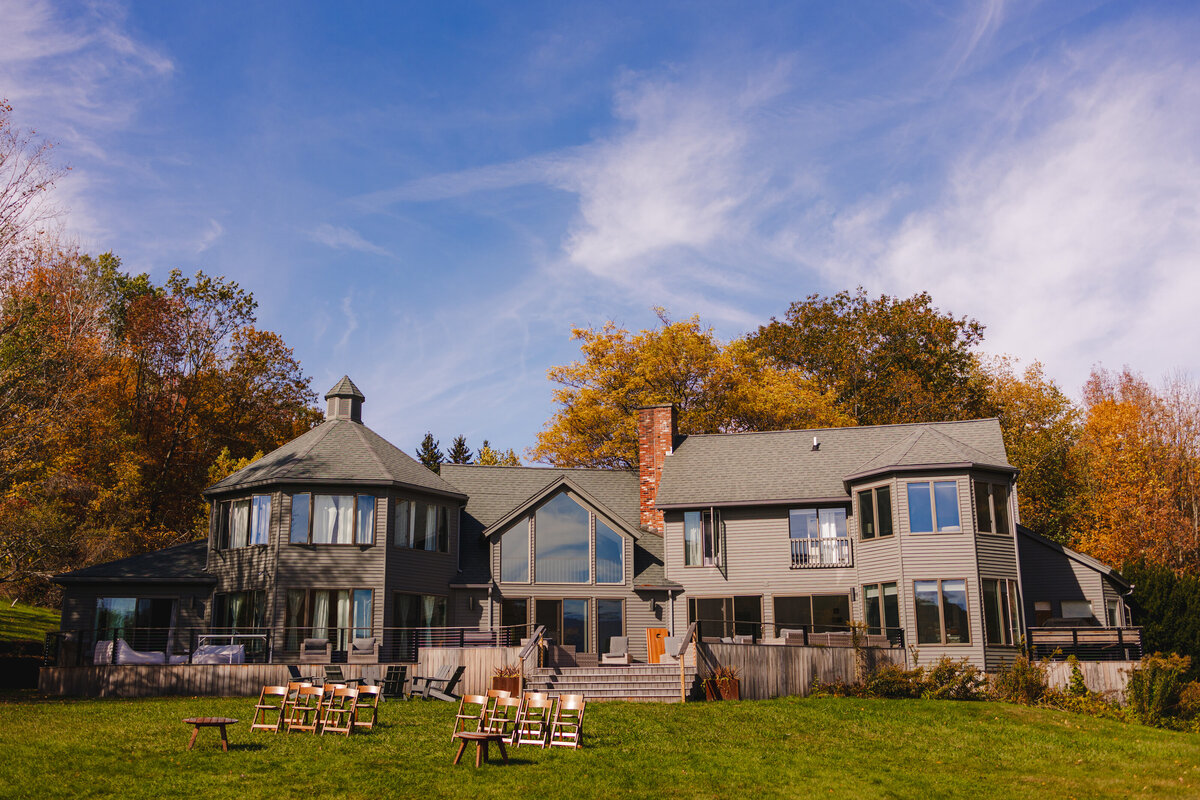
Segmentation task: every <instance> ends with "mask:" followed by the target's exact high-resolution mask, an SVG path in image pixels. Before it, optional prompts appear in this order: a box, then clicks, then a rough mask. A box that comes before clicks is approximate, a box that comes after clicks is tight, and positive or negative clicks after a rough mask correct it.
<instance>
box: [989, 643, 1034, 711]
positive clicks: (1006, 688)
mask: <svg viewBox="0 0 1200 800" xmlns="http://www.w3.org/2000/svg"><path fill="white" fill-rule="evenodd" d="M1047 688H1048V684H1047V682H1046V667H1045V665H1044V664H1039V663H1038V662H1036V661H1033V660H1031V659H1030V658H1029V656H1027V655H1026V654H1025V653H1023V652H1022V653H1017V657H1016V659H1014V660H1013V663H1012V664H1011V665H1009V666H1006V667H1003V668H1001V670H1000V672H999V673H997V675H996V677H995V678H994V679H993V680H992V691H993V692H995V694H996V697H998V698H999V699H1001V700H1007V701H1008V702H1010V703H1021V704H1022V705H1027V706H1032V705H1036V704H1037V702H1038V701H1039V700H1041V699H1042V696H1043V695H1044V694H1045V693H1046V689H1047Z"/></svg>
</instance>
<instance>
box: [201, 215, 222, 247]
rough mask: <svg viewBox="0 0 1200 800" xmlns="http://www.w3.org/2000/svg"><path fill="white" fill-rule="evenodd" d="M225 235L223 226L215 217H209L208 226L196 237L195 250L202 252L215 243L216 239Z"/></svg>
mask: <svg viewBox="0 0 1200 800" xmlns="http://www.w3.org/2000/svg"><path fill="white" fill-rule="evenodd" d="M224 235H225V226H224V225H222V224H221V223H219V222H217V221H216V220H215V219H209V221H208V226H207V227H206V228H205V229H204V231H203V232H202V233H201V234H200V236H199V237H197V239H196V252H197V253H203V252H204V251H205V250H207V249H208V248H210V247H212V246H213V245H214V244H216V242H217V240H218V239H220V238H221V237H222V236H224Z"/></svg>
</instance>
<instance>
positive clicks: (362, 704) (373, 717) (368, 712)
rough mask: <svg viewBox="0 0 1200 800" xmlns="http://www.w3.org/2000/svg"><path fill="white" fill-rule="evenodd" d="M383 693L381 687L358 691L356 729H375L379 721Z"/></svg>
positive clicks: (367, 687)
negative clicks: (380, 700)
mask: <svg viewBox="0 0 1200 800" xmlns="http://www.w3.org/2000/svg"><path fill="white" fill-rule="evenodd" d="M382 691H383V690H382V688H381V687H379V686H364V687H362V688H361V689H359V690H358V701H357V702H356V703H355V704H354V725H355V727H358V728H367V729H368V730H370V729H372V728H374V727H375V723H376V722H378V721H379V695H380V694H381V693H382ZM364 717H369V718H368V719H364Z"/></svg>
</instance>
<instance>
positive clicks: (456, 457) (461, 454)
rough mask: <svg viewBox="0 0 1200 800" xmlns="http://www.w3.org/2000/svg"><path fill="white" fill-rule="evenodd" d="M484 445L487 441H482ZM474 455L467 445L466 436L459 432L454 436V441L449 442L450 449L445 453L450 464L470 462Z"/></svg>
mask: <svg viewBox="0 0 1200 800" xmlns="http://www.w3.org/2000/svg"><path fill="white" fill-rule="evenodd" d="M484 445H485V446H486V445H487V442H484ZM474 455H475V454H474V453H472V452H471V448H470V447H467V437H466V436H464V435H463V434H461V433H460V434H459V435H458V436H455V437H454V441H453V442H451V443H450V451H449V452H448V453H446V457H447V458H448V459H449V460H450V463H451V464H470V463H471V459H472V458H473V457H474Z"/></svg>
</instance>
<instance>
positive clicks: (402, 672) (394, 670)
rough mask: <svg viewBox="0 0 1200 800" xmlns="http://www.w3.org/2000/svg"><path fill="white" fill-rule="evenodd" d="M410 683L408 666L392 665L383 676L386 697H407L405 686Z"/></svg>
mask: <svg viewBox="0 0 1200 800" xmlns="http://www.w3.org/2000/svg"><path fill="white" fill-rule="evenodd" d="M407 682H408V665H407V664H390V665H389V666H388V668H387V673H386V674H385V675H384V676H383V696H384V697H405V694H404V684H405V683H407Z"/></svg>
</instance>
